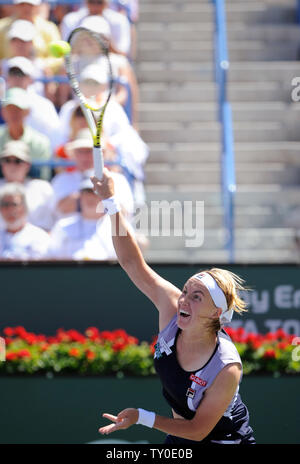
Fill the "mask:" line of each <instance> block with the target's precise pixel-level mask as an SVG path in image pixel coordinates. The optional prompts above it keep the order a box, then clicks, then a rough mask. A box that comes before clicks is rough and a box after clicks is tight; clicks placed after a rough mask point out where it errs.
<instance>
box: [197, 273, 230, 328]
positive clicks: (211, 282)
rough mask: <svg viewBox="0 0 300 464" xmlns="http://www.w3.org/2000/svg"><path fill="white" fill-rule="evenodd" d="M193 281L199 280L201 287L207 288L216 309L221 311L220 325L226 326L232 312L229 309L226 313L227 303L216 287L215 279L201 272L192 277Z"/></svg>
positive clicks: (221, 292)
mask: <svg viewBox="0 0 300 464" xmlns="http://www.w3.org/2000/svg"><path fill="white" fill-rule="evenodd" d="M193 277H194V278H195V279H198V280H201V282H202V283H203V285H205V287H206V288H207V290H208V291H209V293H210V296H211V297H212V300H213V302H214V303H215V305H216V307H217V308H221V309H222V314H221V316H220V323H221V324H228V323H229V322H230V321H231V319H232V315H233V310H232V309H230V310H229V311H228V306H227V301H226V298H225V295H224V293H223V291H222V290H221V289H220V287H219V286H218V284H217V282H216V281H215V279H214V278H213V277H212V276H211V275H210V274H208V273H207V272H201V273H200V274H196V275H194V276H193Z"/></svg>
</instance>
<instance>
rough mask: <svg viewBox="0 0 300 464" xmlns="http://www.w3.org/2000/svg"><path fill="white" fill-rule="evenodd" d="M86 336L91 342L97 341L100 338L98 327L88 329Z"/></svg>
mask: <svg viewBox="0 0 300 464" xmlns="http://www.w3.org/2000/svg"><path fill="white" fill-rule="evenodd" d="M85 335H86V336H87V337H88V338H90V339H91V340H97V339H99V337H100V334H99V330H98V329H97V327H88V328H87V329H86V331H85Z"/></svg>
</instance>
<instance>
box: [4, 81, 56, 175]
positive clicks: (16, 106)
mask: <svg viewBox="0 0 300 464" xmlns="http://www.w3.org/2000/svg"><path fill="white" fill-rule="evenodd" d="M1 112H2V117H3V119H4V121H5V124H3V125H2V126H0V152H2V151H3V148H4V146H5V145H6V143H7V142H9V141H11V140H21V141H23V142H25V143H26V145H27V146H28V149H29V156H30V159H31V160H38V161H43V160H48V159H49V158H50V157H51V147H50V141H49V139H48V137H46V136H45V135H44V134H41V133H40V132H38V131H36V130H35V129H32V128H31V127H30V126H29V125H28V124H26V118H27V117H28V115H29V113H30V96H29V94H28V93H27V92H26V90H24V89H21V88H19V87H12V88H10V89H8V91H7V93H6V96H5V99H4V100H3V102H2V109H1ZM47 175H48V169H44V170H43V177H44V176H47Z"/></svg>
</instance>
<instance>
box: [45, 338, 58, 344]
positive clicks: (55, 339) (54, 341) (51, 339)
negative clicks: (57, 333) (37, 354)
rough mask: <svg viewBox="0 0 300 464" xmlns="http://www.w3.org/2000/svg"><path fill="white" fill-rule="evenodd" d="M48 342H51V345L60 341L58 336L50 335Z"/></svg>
mask: <svg viewBox="0 0 300 464" xmlns="http://www.w3.org/2000/svg"><path fill="white" fill-rule="evenodd" d="M48 343H50V345H53V344H55V343H59V340H58V338H57V337H48Z"/></svg>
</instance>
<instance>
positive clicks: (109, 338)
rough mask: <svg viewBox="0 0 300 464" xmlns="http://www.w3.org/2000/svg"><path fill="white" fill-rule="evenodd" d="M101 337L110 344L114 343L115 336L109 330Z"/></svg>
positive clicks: (101, 333)
mask: <svg viewBox="0 0 300 464" xmlns="http://www.w3.org/2000/svg"><path fill="white" fill-rule="evenodd" d="M100 337H101V338H103V340H107V341H109V342H112V341H113V340H114V339H115V337H114V335H113V334H112V333H111V332H109V331H108V330H104V331H103V332H100Z"/></svg>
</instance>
